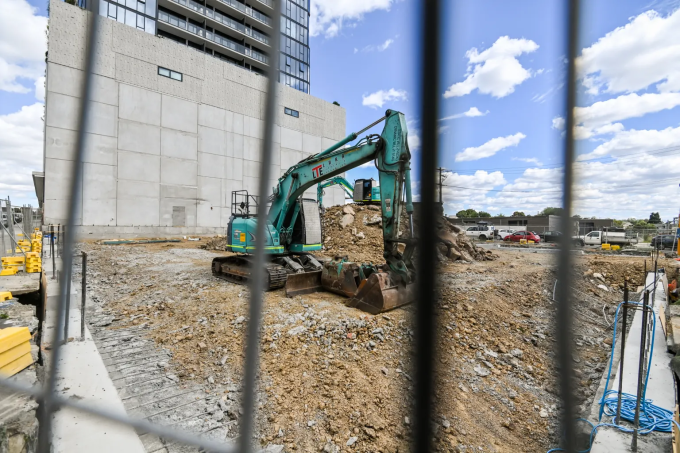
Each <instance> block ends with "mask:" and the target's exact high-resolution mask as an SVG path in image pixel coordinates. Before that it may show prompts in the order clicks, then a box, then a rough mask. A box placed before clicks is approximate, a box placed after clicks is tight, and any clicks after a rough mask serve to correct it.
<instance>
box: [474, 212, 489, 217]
mask: <svg viewBox="0 0 680 453" xmlns="http://www.w3.org/2000/svg"><path fill="white" fill-rule="evenodd" d="M477 217H491V214H489V213H488V212H486V211H479V212H478V213H477Z"/></svg>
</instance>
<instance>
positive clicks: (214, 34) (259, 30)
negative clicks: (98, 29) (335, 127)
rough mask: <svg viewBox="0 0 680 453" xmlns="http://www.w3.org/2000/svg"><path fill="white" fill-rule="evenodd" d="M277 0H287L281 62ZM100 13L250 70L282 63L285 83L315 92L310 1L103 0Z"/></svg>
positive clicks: (282, 21) (283, 81)
mask: <svg viewBox="0 0 680 453" xmlns="http://www.w3.org/2000/svg"><path fill="white" fill-rule="evenodd" d="M275 1H276V2H278V1H281V2H283V3H282V9H281V12H282V17H281V54H280V60H279V61H278V62H276V61H273V58H272V55H274V52H273V49H272V47H271V44H272V42H271V41H272V40H271V34H272V33H273V28H272V17H273V16H274V6H275ZM99 14H101V15H102V16H106V17H108V18H110V19H112V20H116V21H118V22H120V23H123V24H126V25H129V26H131V27H135V28H138V29H140V30H144V31H146V32H147V33H151V34H155V35H158V36H162V37H164V38H167V39H171V40H173V41H175V42H177V43H178V44H181V45H185V46H189V47H191V48H193V49H196V50H198V51H200V52H205V53H207V54H209V55H212V56H214V57H216V58H219V59H221V60H224V61H227V62H229V63H232V64H234V65H236V66H240V67H242V68H243V69H245V70H249V71H253V72H256V73H262V72H263V71H264V69H265V68H266V66H268V65H278V68H279V81H280V82H281V83H283V84H285V85H288V86H290V87H293V88H295V89H297V90H300V91H302V92H304V93H309V83H310V69H309V0H244V1H240V0H99Z"/></svg>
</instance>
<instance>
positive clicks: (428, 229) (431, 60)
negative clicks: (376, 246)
mask: <svg viewBox="0 0 680 453" xmlns="http://www.w3.org/2000/svg"><path fill="white" fill-rule="evenodd" d="M422 4H423V8H422V11H421V14H422V19H421V20H422V22H421V27H422V38H421V43H420V44H421V46H422V55H423V58H422V64H421V68H423V69H422V73H421V75H420V77H421V80H420V83H421V89H420V93H421V104H420V109H421V112H420V115H421V120H422V131H421V133H422V147H421V158H420V183H421V209H420V219H418V220H419V231H418V235H419V236H420V237H419V238H418V248H419V250H418V274H417V276H416V279H417V281H416V284H417V285H418V286H417V287H418V292H417V294H418V295H419V297H418V306H417V309H416V351H415V360H414V363H415V367H416V368H415V370H414V376H415V384H416V385H415V391H414V396H415V407H414V424H415V426H414V433H413V436H414V438H413V442H412V449H413V451H414V452H421V451H425V452H427V451H431V450H432V423H431V417H432V414H433V410H432V409H433V401H432V400H433V388H434V382H433V380H434V357H435V351H434V348H435V335H436V333H437V332H436V326H435V318H434V303H435V286H436V262H437V256H436V250H435V247H436V243H435V237H436V233H437V231H436V226H435V225H436V224H437V222H436V213H437V212H438V211H437V209H436V208H437V206H436V193H435V192H436V182H435V179H436V178H435V172H436V169H437V157H438V156H437V153H438V147H437V136H438V131H437V118H438V113H439V78H440V74H439V52H440V47H439V44H440V27H439V25H440V20H441V17H440V13H441V4H442V2H440V1H439V0H429V1H425V2H423V3H422Z"/></svg>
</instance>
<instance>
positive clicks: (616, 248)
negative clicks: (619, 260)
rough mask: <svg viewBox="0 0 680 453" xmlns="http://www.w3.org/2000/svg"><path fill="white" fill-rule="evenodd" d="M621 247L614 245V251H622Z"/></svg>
mask: <svg viewBox="0 0 680 453" xmlns="http://www.w3.org/2000/svg"><path fill="white" fill-rule="evenodd" d="M620 249H621V246H620V245H612V250H620Z"/></svg>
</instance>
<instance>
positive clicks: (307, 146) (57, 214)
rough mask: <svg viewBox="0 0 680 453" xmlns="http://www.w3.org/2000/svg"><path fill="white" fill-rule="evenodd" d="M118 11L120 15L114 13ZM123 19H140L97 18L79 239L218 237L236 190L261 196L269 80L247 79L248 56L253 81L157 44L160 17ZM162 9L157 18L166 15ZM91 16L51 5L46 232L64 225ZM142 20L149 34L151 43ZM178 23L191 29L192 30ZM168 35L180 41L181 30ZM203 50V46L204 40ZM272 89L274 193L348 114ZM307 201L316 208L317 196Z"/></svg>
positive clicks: (334, 136) (331, 196)
mask: <svg viewBox="0 0 680 453" xmlns="http://www.w3.org/2000/svg"><path fill="white" fill-rule="evenodd" d="M107 1H108V0H107ZM134 1H136V4H135V8H137V9H144V11H146V8H147V6H148V5H149V3H150V2H151V1H156V0H147V2H146V4H145V5H144V7H143V8H141V7H140V6H139V5H140V3H141V2H140V1H139V0H134ZM208 1H211V0H208ZM160 2H167V3H172V2H171V0H160ZM163 4H164V3H161V5H160V6H155V5H154V6H153V9H154V10H156V9H158V8H160V7H161V6H162V5H163ZM114 6H116V17H118V12H119V6H120V5H114ZM132 6H133V5H132V4H130V7H132ZM106 7H107V8H108V7H109V4H108V3H107V4H106ZM120 10H122V11H123V16H124V18H125V20H126V21H127V20H128V17H130V18H131V17H135V22H134V24H133V22H132V19H130V22H129V23H128V24H127V25H126V24H125V22H124V23H118V22H117V21H112V20H108V19H106V18H103V17H99V18H97V19H98V20H99V23H100V27H99V32H98V36H97V42H98V45H97V51H96V54H95V61H94V70H93V75H92V84H93V85H92V93H91V99H90V100H91V102H90V114H89V122H88V125H87V127H86V130H85V141H84V145H85V155H84V158H83V160H84V166H83V179H82V184H81V195H80V197H78V198H77V199H76V200H75V203H76V210H77V218H76V221H75V225H76V230H77V232H78V234H83V235H87V237H90V238H91V237H97V236H99V237H116V236H118V237H120V236H125V235H129V236H135V235H136V236H152V237H153V236H159V235H178V234H182V235H184V234H215V233H219V234H224V231H225V228H226V227H227V225H228V223H229V218H230V216H231V215H232V212H233V209H234V206H232V192H233V191H237V190H247V191H248V193H249V194H251V195H257V194H258V190H259V184H258V181H259V179H258V178H259V176H260V167H261V158H260V155H261V149H262V142H263V138H264V116H265V110H266V100H267V79H266V78H265V77H263V76H260V75H258V74H256V73H255V72H253V67H255V66H254V65H256V64H258V61H259V60H255V59H253V58H251V57H249V56H247V55H245V54H244V55H242V61H248V62H249V63H247V64H248V65H250V69H251V71H248V70H246V69H247V68H246V67H245V66H242V67H241V66H239V67H237V66H234V65H233V64H230V63H231V61H230V60H226V59H225V58H214V57H215V53H212V54H208V53H205V52H196V51H195V50H194V49H193V48H191V47H189V46H187V45H177V44H176V43H175V42H173V41H172V40H170V39H165V38H161V37H160V36H159V35H158V33H159V32H161V31H162V30H163V27H167V28H168V29H171V28H170V25H168V24H167V23H164V22H162V20H161V19H159V20H158V21H157V22H156V21H155V20H154V19H153V18H151V17H147V16H146V15H145V13H142V14H138V13H139V11H137V12H132V9H131V8H128V7H127V6H126V7H123V8H122V9H120ZM163 11H165V10H163V9H159V16H158V17H159V18H160V17H164V16H163V14H168V13H163ZM204 11H205V9H204ZM107 14H108V11H107ZM132 14H136V15H135V16H132ZM213 14H214V12H213ZM90 15H91V14H90V13H89V12H87V11H85V10H83V9H81V8H79V7H77V6H72V5H69V4H67V3H65V2H63V1H61V0H51V1H50V15H49V37H48V48H47V49H48V52H47V70H46V94H45V98H46V99H45V147H44V170H45V180H44V204H43V206H44V217H45V222H46V223H54V224H57V223H62V224H63V223H64V222H65V220H66V218H67V217H66V215H67V211H66V207H67V206H68V197H69V187H70V186H71V170H72V168H73V160H74V158H75V151H76V148H75V147H76V142H77V129H78V121H77V120H78V114H79V113H78V112H79V108H80V104H81V99H80V96H81V90H82V81H83V77H84V69H85V67H84V55H85V48H86V46H85V42H86V39H87V38H86V30H87V22H88V20H90V19H88V18H89V17H90ZM187 15H188V13H187ZM140 17H141V18H142V19H143V20H142V19H139V18H140ZM147 19H148V23H149V31H150V32H153V33H146V31H147ZM183 20H184V19H183ZM137 23H139V27H138V26H137ZM154 23H156V25H154ZM184 23H185V24H186V26H187V27H189V25H190V24H191V23H192V22H189V21H186V20H185V22H184ZM128 25H135V27H134V28H133V27H131V26H128ZM142 27H143V29H144V30H143V31H142V30H141V28H142ZM172 30H173V32H174V33H176V34H177V36H179V34H180V31H178V29H175V28H172ZM212 30H213V31H211V32H210V33H215V31H214V29H212ZM168 33H169V32H168ZM185 33H186V34H188V33H189V32H188V31H187V32H185ZM250 33H251V34H252V33H253V32H252V31H251V32H250ZM204 35H205V34H204ZM248 36H250V35H248ZM185 39H188V37H185ZM248 39H250V38H248ZM191 42H197V41H191ZM202 45H203V46H204V47H205V48H209V47H208V43H207V41H205V42H203V44H202ZM215 48H216V46H215ZM215 48H213V51H215ZM252 52H253V49H252V47H251V48H250V55H251V56H252V55H253V53H252ZM225 55H226V51H225ZM260 63H261V62H260ZM243 64H244V65H245V64H246V63H243ZM277 90H278V95H277V96H276V99H277V106H276V118H275V124H274V126H273V128H274V137H273V141H274V143H273V149H272V162H271V164H272V167H271V173H270V175H271V176H270V178H271V179H270V181H268V187H270V188H272V187H274V186H275V185H276V183H277V179H278V178H279V177H280V176H281V175H282V174H284V173H285V172H286V171H287V170H288V168H289V167H291V166H292V165H295V164H296V163H298V162H299V161H301V160H303V159H305V158H307V157H309V156H310V155H312V154H316V153H319V152H321V151H323V150H324V149H327V148H329V147H330V146H332V145H333V144H335V143H336V142H338V141H340V140H341V139H343V138H344V137H345V136H346V131H345V109H344V108H342V107H340V106H339V105H334V104H332V103H330V102H328V101H325V100H322V99H319V98H315V97H313V96H311V95H309V94H306V93H303V92H301V91H299V90H296V89H293V88H292V87H290V86H286V85H285V84H277ZM270 190H271V189H270ZM269 193H271V192H269V191H268V193H267V194H263V196H268V195H269ZM304 197H306V198H316V187H310V188H309V190H308V191H307V192H306V193H305V195H304ZM344 201H345V196H344V193H343V191H342V189H341V188H339V187H337V186H336V187H330V188H328V189H326V194H325V195H324V198H323V203H324V205H325V206H332V205H339V204H343V203H344Z"/></svg>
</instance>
